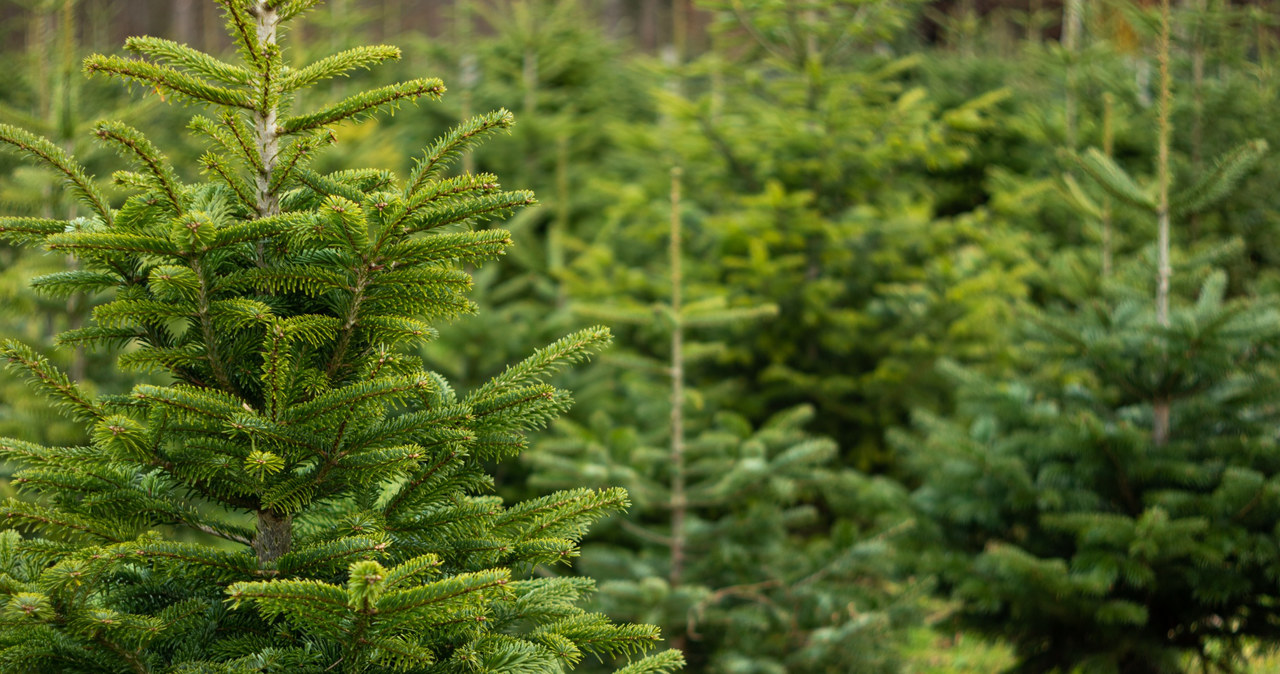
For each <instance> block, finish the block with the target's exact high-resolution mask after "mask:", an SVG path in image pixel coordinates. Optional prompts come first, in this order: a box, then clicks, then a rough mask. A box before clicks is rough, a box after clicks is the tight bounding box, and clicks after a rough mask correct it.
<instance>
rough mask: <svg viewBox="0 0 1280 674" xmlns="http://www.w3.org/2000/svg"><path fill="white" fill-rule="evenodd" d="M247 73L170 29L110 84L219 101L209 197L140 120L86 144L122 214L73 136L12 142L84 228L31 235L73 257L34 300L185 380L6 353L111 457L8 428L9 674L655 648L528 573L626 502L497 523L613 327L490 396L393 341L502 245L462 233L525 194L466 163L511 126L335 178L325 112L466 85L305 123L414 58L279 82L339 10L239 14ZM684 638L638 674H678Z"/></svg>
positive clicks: (509, 511)
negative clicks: (88, 374)
mask: <svg viewBox="0 0 1280 674" xmlns="http://www.w3.org/2000/svg"><path fill="white" fill-rule="evenodd" d="M219 4H220V5H221V6H222V8H223V12H224V14H225V16H226V20H227V26H228V28H229V31H230V33H231V35H232V38H233V40H234V43H235V45H236V47H237V51H238V54H239V57H240V62H239V63H231V62H227V61H223V60H220V59H218V58H215V57H213V56H210V55H208V54H204V53H201V52H198V51H195V50H193V49H191V48H189V47H186V46H184V45H181V44H178V43H175V42H172V41H168V40H163V39H157V38H131V39H130V40H128V41H127V43H126V47H127V48H128V49H129V50H130V51H132V52H134V53H135V54H136V55H138V56H140V57H142V58H132V57H123V56H103V55H95V56H91V57H89V58H88V59H86V61H85V70H86V71H87V72H88V73H90V74H103V75H107V76H111V77H117V78H120V79H123V80H125V81H126V82H129V83H132V84H138V85H141V86H143V87H145V88H147V89H154V90H155V91H157V92H159V93H161V94H163V95H165V96H167V97H172V98H174V99H181V100H184V101H189V102H194V103H197V104H207V105H209V106H210V108H211V109H212V110H213V112H211V113H209V115H203V114H202V115H197V116H196V117H195V118H194V119H193V120H192V122H191V125H190V128H191V130H192V131H193V132H194V133H196V134H198V135H200V136H203V137H204V138H206V139H207V141H208V142H209V146H210V149H209V151H208V152H207V153H205V154H204V155H203V156H202V157H201V158H200V164H201V166H202V167H203V169H204V171H205V173H206V177H207V180H206V181H205V182H200V183H193V184H188V183H184V182H183V181H181V180H180V179H179V178H178V176H177V174H176V172H175V171H174V169H173V167H172V165H171V164H170V162H169V160H168V159H167V158H166V157H165V156H164V155H163V154H162V153H161V152H160V150H159V149H158V148H157V147H156V146H155V145H154V144H153V143H152V142H151V141H150V140H148V138H147V137H146V136H144V135H143V134H142V133H141V132H139V131H138V130H136V129H134V128H132V127H130V126H128V125H126V124H124V123H122V122H105V123H101V124H99V125H97V126H96V129H95V133H96V135H97V137H98V138H99V139H101V140H102V141H103V142H104V143H106V144H108V145H110V146H112V147H115V148H116V149H117V150H119V151H120V153H121V154H122V155H123V156H124V157H125V158H127V159H128V160H130V161H131V162H132V163H133V164H134V165H135V168H136V170H132V171H120V172H117V173H116V174H115V175H114V178H115V180H116V182H117V183H119V184H120V185H122V186H125V187H126V188H128V189H129V190H130V191H131V192H132V196H130V197H129V198H128V199H127V200H126V201H125V202H124V203H123V205H121V206H119V207H118V208H117V207H114V206H113V205H112V204H111V202H110V200H109V199H108V197H107V196H106V195H105V194H104V192H103V191H102V190H101V188H99V187H98V186H97V185H96V183H94V182H93V181H92V180H91V179H90V177H89V176H88V175H87V174H86V172H85V170H84V169H83V167H82V166H81V165H80V164H79V163H77V162H76V161H75V160H74V159H73V158H72V157H70V156H69V155H68V154H67V153H65V152H63V151H62V150H61V149H60V148H58V147H57V146H56V145H54V144H53V143H51V142H50V141H48V140H47V139H44V138H41V137H39V136H36V135H34V134H31V133H29V132H26V131H22V130H19V129H15V128H5V129H3V132H2V133H3V137H4V140H5V141H6V142H7V143H9V144H10V145H13V146H16V147H18V148H19V149H20V150H21V151H22V152H24V153H25V154H26V155H28V156H30V157H31V158H34V159H37V160H39V161H41V162H43V163H45V164H47V165H49V166H51V167H53V168H54V169H55V170H57V171H59V172H60V173H61V174H62V175H63V176H65V179H66V184H67V189H68V190H69V191H70V192H71V193H73V194H74V195H75V196H76V197H77V198H78V200H79V201H80V202H81V203H82V204H83V206H84V207H85V208H86V209H87V212H88V214H87V215H85V216H84V217H80V218H77V219H74V220H71V221H61V220H55V219H48V218H8V219H5V220H4V221H3V233H4V234H5V236H6V237H7V238H9V239H11V240H17V241H20V242H24V243H39V244H43V245H44V246H45V247H46V248H48V249H50V250H53V251H62V252H67V253H70V254H73V255H75V256H76V258H77V259H78V260H79V262H80V267H79V268H78V269H76V270H73V271H68V272H62V273H57V274H52V275H48V276H45V277H43V278H41V279H38V280H36V281H35V283H36V284H37V285H39V286H41V287H43V288H47V289H51V290H67V289H70V290H75V291H80V292H96V291H100V290H104V289H114V291H115V295H114V298H113V299H112V300H111V301H110V302H107V303H105V304H103V305H101V306H99V307H98V308H96V309H95V310H94V312H93V319H94V320H93V324H92V325H89V326H86V327H83V328H80V329H77V330H72V331H68V332H64V333H62V334H61V335H60V338H59V339H60V341H61V343H63V344H88V345H118V344H127V345H130V348H129V349H127V350H125V351H124V352H123V353H122V355H121V356H120V358H119V361H118V363H119V366H120V367H121V368H123V369H129V370H139V371H147V372H157V373H162V374H164V375H166V376H167V377H168V378H169V381H171V383H169V384H163V385H162V384H156V385H139V386H136V387H134V389H133V390H132V392H131V393H129V394H127V395H114V396H97V397H94V396H91V395H88V394H87V393H86V392H85V391H84V390H83V389H82V388H81V387H80V386H78V385H77V383H76V382H74V381H72V380H71V379H70V378H68V377H67V376H66V375H65V374H63V373H62V372H60V371H59V370H57V369H56V368H54V367H53V366H52V365H51V364H50V363H49V362H48V361H47V360H46V359H44V358H42V357H40V356H38V355H37V354H36V353H34V352H33V351H32V350H31V349H30V348H29V347H27V346H25V345H23V344H20V343H18V342H16V341H12V340H9V341H5V342H4V343H3V346H2V347H0V353H3V356H4V358H5V359H6V360H7V361H8V363H9V364H10V365H11V366H12V367H13V368H15V369H17V370H19V371H22V372H24V373H26V375H27V377H28V378H29V379H31V381H32V384H33V386H34V387H35V388H36V389H38V390H39V391H41V392H42V393H43V394H44V395H47V396H49V397H50V398H52V399H53V400H55V401H56V402H57V403H58V404H59V406H60V407H61V408H62V409H63V410H64V411H65V412H66V413H67V414H68V415H69V416H70V417H72V418H74V419H76V420H78V421H79V422H81V423H83V424H84V425H85V427H86V428H87V429H89V431H90V435H91V445H90V446H82V447H45V446H40V445H36V444H32V443H28V442H22V441H17V440H4V441H0V457H3V458H4V459H5V460H8V461H12V462H14V463H16V464H18V465H20V466H21V467H22V469H21V471H20V472H19V473H18V474H17V476H16V480H15V481H16V482H17V483H19V484H20V486H21V488H22V490H23V491H24V492H26V494H27V496H28V498H27V499H24V500H17V499H11V500H9V501H8V502H6V503H5V504H4V505H3V506H0V514H2V516H3V520H4V521H5V522H6V523H7V525H8V526H9V527H10V528H9V529H8V530H6V531H4V532H3V533H0V592H2V593H3V594H4V595H5V598H4V606H3V609H0V671H13V672H30V671H41V672H46V671H47V672H89V671H94V672H99V671H111V672H116V671H119V672H159V671H165V672H197V671H201V672H207V671H221V672H259V671H280V672H321V671H344V672H380V671H421V672H513V671H520V672H558V671H563V670H565V669H568V668H571V667H572V666H574V665H575V664H577V663H578V662H579V661H581V660H582V659H583V658H585V657H587V656H598V657H602V658H608V657H610V656H614V655H631V654H634V653H638V652H641V651H644V650H647V649H649V648H650V647H652V645H653V644H654V643H655V641H656V640H657V630H656V628H653V627H650V626H645V625H615V624H612V623H610V622H609V621H608V620H607V619H606V618H605V617H604V616H602V615H599V614H591V613H587V612H585V611H583V610H582V609H580V608H578V607H576V605H575V603H576V601H577V600H578V599H579V598H580V597H582V596H583V595H584V594H585V593H587V592H588V591H589V590H590V589H591V586H592V583H591V582H590V581H589V580H587V579H571V578H553V577H539V578H533V579H521V577H522V575H524V574H527V573H528V572H529V571H530V570H532V569H533V568H535V567H537V566H538V565H544V564H548V565H549V564H553V563H556V562H561V561H565V560H567V559H570V558H572V557H574V556H575V555H576V554H577V541H578V540H579V539H580V538H581V536H582V535H583V533H584V532H585V530H586V528H587V527H588V525H589V524H591V523H592V522H594V521H596V520H598V519H600V518H601V517H603V516H604V515H606V514H608V513H610V512H613V511H617V510H619V509H621V508H624V507H626V505H627V497H626V494H625V493H624V492H623V491H621V490H620V489H601V490H590V489H574V490H570V491H564V492H558V493H556V494H552V495H549V496H545V497H542V498H539V499H534V500H529V501H525V502H521V503H516V504H512V505H509V506H508V505H505V504H503V503H502V502H501V500H500V499H498V498H496V497H492V496H486V495H485V491H486V490H488V489H489V488H491V486H492V480H491V478H490V477H489V476H488V475H487V474H486V473H485V472H484V468H483V466H484V465H485V463H486V462H489V461H494V460H498V459H502V458H509V457H511V456H513V455H515V454H517V453H518V452H519V451H520V450H521V449H522V448H523V446H524V442H525V440H524V435H525V433H526V432H528V431H529V430H531V429H534V428H537V427H539V426H541V425H542V424H544V423H545V422H546V421H547V420H548V419H550V418H552V417H554V416H555V415H556V414H558V413H559V412H561V411H562V410H563V409H564V408H565V407H566V406H567V404H568V402H569V398H568V394H567V393H566V392H564V391H560V390H557V389H555V388H553V387H551V386H549V385H547V384H544V383H543V382H542V380H543V378H544V377H545V376H546V375H547V374H548V373H550V372H551V371H552V370H554V369H556V368H557V367H559V366H561V365H563V364H565V363H569V362H574V361H577V360H580V359H582V358H584V357H585V356H586V355H587V354H589V353H590V352H591V351H592V350H594V349H596V348H598V347H599V346H601V345H602V344H603V343H605V342H606V341H607V340H608V333H607V332H606V331H605V330H603V329H588V330H584V331H580V332H577V333H574V334H572V335H569V336H567V337H565V338H563V339H561V340H559V341H557V342H555V343H553V344H551V345H549V346H547V347H545V348H543V349H540V350H538V351H536V352H535V353H534V355H532V356H530V357H529V358H527V359H525V360H523V361H521V362H520V363H518V364H516V365H513V366H511V367H510V368H508V369H507V370H506V371H505V372H503V373H502V374H500V375H499V376H497V377H495V378H493V379H491V380H489V381H487V382H486V383H484V384H483V385H481V386H479V387H478V388H476V389H475V390H473V391H471V392H470V393H465V394H463V393H459V392H455V391H454V390H453V389H452V388H451V387H450V385H449V383H448V382H447V381H446V380H445V379H444V378H443V377H441V376H439V375H437V374H435V373H432V372H428V371H425V370H424V369H423V368H422V365H421V362H420V361H419V360H417V359H416V358H413V357H409V356H406V355H403V354H402V353H401V352H400V351H399V350H398V348H401V347H405V346H409V347H412V346H414V345H417V344H419V343H421V342H422V341H424V340H426V339H430V338H431V337H432V336H434V334H435V332H436V329H435V327H434V326H433V323H438V322H440V321H441V320H443V319H447V318H449V317H452V316H456V315H459V314H461V313H464V312H466V311H468V310H469V309H470V308H471V305H470V303H469V302H468V300H467V299H466V297H465V295H464V293H465V291H466V289H467V287H468V285H469V278H468V276H467V275H466V274H465V273H464V272H462V271H460V270H458V269H456V268H455V266H456V265H457V264H459V263H472V264H478V263H480V262H482V261H484V260H488V259H491V258H494V257H496V256H498V255H500V254H501V253H502V252H503V250H504V249H505V248H506V246H507V245H509V244H510V240H509V238H508V234H507V232H505V231H502V230H497V229H491V230H484V231H470V230H469V229H468V228H467V225H469V224H471V223H474V222H477V221H482V220H486V219H491V218H494V217H497V216H499V215H500V214H502V213H505V212H508V211H511V210H513V209H517V208H520V207H522V206H525V205H528V204H530V203H532V202H533V196H532V194H531V193H529V192H525V191H504V190H502V189H501V188H500V187H499V185H498V184H497V179H496V178H495V177H494V176H492V175H486V174H480V175H471V174H460V175H450V174H449V172H448V168H449V166H450V165H451V164H452V163H453V162H454V161H455V160H456V159H457V158H458V156H459V154H460V152H462V151H463V150H465V149H466V148H468V147H469V146H471V145H473V144H474V143H476V142H477V141H478V140H480V139H481V138H483V137H484V136H487V135H489V134H492V133H493V132H496V131H500V130H502V129H505V128H507V127H509V126H510V125H511V123H512V117H511V115H510V114H509V113H507V112H506V111H502V110H500V111H497V112H494V113H489V114H487V115H482V116H479V117H476V118H474V119H471V120H468V121H466V122H464V123H463V124H462V125H460V126H458V127H456V128H453V129H451V130H449V131H448V132H447V133H445V134H444V135H443V136H442V137H441V138H439V139H438V140H437V141H436V142H435V143H434V144H432V145H431V146H430V147H429V148H428V149H427V150H426V152H425V154H424V155H423V156H422V157H421V158H420V159H419V160H418V162H417V163H416V164H415V166H414V168H413V169H412V170H411V171H410V172H409V174H408V175H407V176H405V177H404V178H403V179H400V178H397V177H396V176H394V175H392V174H391V173H389V172H387V171H381V170H373V169H346V170H342V171H338V172H333V173H327V174H321V173H319V172H316V171H314V170H312V162H313V160H314V158H315V156H316V154H317V153H319V152H320V151H321V150H322V149H323V148H324V147H325V146H326V145H328V144H330V143H332V142H333V141H334V134H333V132H332V131H331V130H330V127H331V126H332V125H335V124H337V123H339V122H342V121H347V120H358V119H362V118H365V117H367V116H369V115H372V114H375V113H379V112H385V111H389V110H394V109H395V108H396V107H397V106H399V105H400V104H402V103H405V102H409V101H416V100H419V99H435V98H438V97H439V96H440V95H441V94H442V93H443V92H444V86H443V84H442V83H441V82H440V81H439V80H437V79H434V78H420V79H414V80H410V81H406V82H401V83H397V84H393V85H388V86H385V87H381V88H377V89H372V90H367V91H361V92H358V93H354V94H351V95H350V96H348V97H347V98H344V99H342V100H341V101H338V102H336V103H333V104H331V105H327V106H324V107H322V108H320V109H318V110H314V111H304V110H300V109H296V107H295V106H294V105H293V101H294V95H295V93H296V92H298V91H301V90H303V89H305V88H307V87H310V86H314V85H316V84H318V83H323V82H326V81H328V80H331V79H332V78H334V77H337V76H341V75H344V74H347V73H349V72H351V71H354V70H358V69H363V68H369V67H372V66H374V65H376V64H379V63H382V62H385V61H388V60H392V59H394V58H397V57H398V56H399V51H398V50H397V49H395V48H393V47H388V46H364V47H357V48H354V49H350V50H347V51H343V52H339V53H337V54H334V55H331V56H329V57H327V58H324V59H321V60H319V61H316V62H314V63H311V64H309V65H307V66H305V67H300V68H287V67H285V66H284V54H283V51H282V49H281V46H280V43H279V42H278V39H277V38H278V37H279V36H280V35H281V34H282V32H283V30H284V29H285V28H287V27H288V26H289V24H290V23H291V22H293V21H295V20H296V19H297V18H298V17H299V16H301V15H302V14H303V13H304V12H306V11H307V10H308V9H311V8H312V7H313V6H314V5H315V4H317V1H316V0H279V1H268V0H219ZM679 662H680V656H679V654H678V653H675V652H672V651H667V652H665V653H660V654H657V655H654V656H650V657H648V658H645V659H642V660H638V661H636V662H635V663H633V664H631V665H628V666H626V667H624V668H623V670H622V671H625V672H628V673H636V672H666V671H671V670H672V669H674V668H676V667H678V666H679Z"/></svg>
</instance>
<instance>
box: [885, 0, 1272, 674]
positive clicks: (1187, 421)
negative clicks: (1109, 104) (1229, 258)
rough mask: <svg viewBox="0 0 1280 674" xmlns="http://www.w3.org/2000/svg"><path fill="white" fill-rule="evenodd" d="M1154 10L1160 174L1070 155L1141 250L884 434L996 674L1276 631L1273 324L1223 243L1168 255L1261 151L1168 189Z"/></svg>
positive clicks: (1191, 654)
mask: <svg viewBox="0 0 1280 674" xmlns="http://www.w3.org/2000/svg"><path fill="white" fill-rule="evenodd" d="M1162 13H1163V20H1162V25H1163V31H1162V39H1161V40H1160V45H1161V49H1160V52H1159V58H1158V59H1157V60H1158V62H1159V65H1160V83H1161V84H1160V87H1159V92H1160V95H1159V100H1158V118H1157V124H1156V126H1157V129H1158V150H1157V153H1156V154H1157V166H1156V174H1157V179H1156V181H1155V184H1154V185H1152V186H1151V187H1150V188H1149V189H1148V188H1143V187H1140V186H1139V184H1138V181H1136V180H1134V179H1133V178H1131V177H1130V176H1129V175H1128V174H1127V173H1126V172H1125V171H1123V170H1122V169H1121V168H1120V167H1119V166H1118V165H1117V164H1116V163H1115V162H1114V161H1113V160H1112V159H1111V158H1109V157H1108V156H1107V154H1106V153H1104V152H1101V151H1098V150H1096V149H1093V150H1089V151H1087V152H1086V153H1085V154H1084V155H1083V156H1082V157H1081V158H1080V159H1079V166H1080V168H1081V170H1082V172H1083V173H1086V174H1088V175H1089V176H1090V177H1092V178H1093V179H1095V180H1096V181H1097V182H1098V183H1099V184H1100V186H1101V187H1102V188H1104V189H1105V190H1106V191H1107V192H1108V194H1110V195H1111V196H1112V197H1114V198H1115V200H1116V201H1117V202H1118V203H1121V204H1125V205H1126V206H1127V207H1130V208H1133V209H1135V210H1138V211H1141V212H1144V213H1145V214H1146V215H1147V217H1148V218H1150V219H1153V220H1154V221H1155V225H1156V226H1155V231H1156V242H1155V245H1153V246H1149V247H1148V248H1147V249H1146V251H1144V255H1143V256H1141V257H1139V258H1138V259H1135V260H1130V261H1128V262H1127V263H1126V264H1124V265H1117V268H1116V269H1115V276H1114V279H1113V280H1112V281H1110V282H1107V283H1104V284H1103V285H1102V288H1103V291H1104V292H1103V294H1101V295H1100V296H1096V297H1091V298H1085V299H1084V300H1083V301H1081V302H1080V303H1079V304H1078V305H1077V306H1075V307H1074V308H1073V310H1072V311H1070V312H1062V313H1057V312H1048V313H1046V315H1043V316H1039V317H1037V319H1036V320H1035V321H1034V323H1033V325H1032V326H1031V327H1030V328H1029V334H1030V339H1029V340H1028V348H1029V349H1030V353H1032V354H1034V355H1035V359H1036V361H1037V363H1036V365H1035V366H1034V367H1029V368H1028V371H1027V372H1025V374H1024V376H1022V377H1020V378H1018V379H1014V380H1011V381H998V380H991V379H988V378H986V377H983V376H981V375H978V374H976V373H973V372H970V371H966V370H964V369H963V368H958V367H955V366H954V365H953V366H950V368H949V369H950V370H951V374H952V375H953V377H954V379H955V380H956V381H957V382H958V399H959V407H960V410H959V414H958V415H957V416H956V417H955V418H943V417H939V416H935V415H931V414H928V413H921V414H919V415H918V417H917V423H918V429H919V431H920V434H921V437H919V438H912V437H909V436H899V438H898V444H899V446H900V447H901V448H902V449H903V450H904V451H906V452H907V453H909V454H910V455H911V456H912V463H914V465H915V466H916V469H917V470H918V474H919V476H920V478H921V480H922V484H921V487H920V489H919V490H918V491H917V492H916V494H915V499H916V502H917V504H918V506H919V507H920V509H921V510H922V512H923V513H924V514H925V515H926V516H927V518H928V519H929V520H930V521H931V522H932V523H933V525H934V533H935V534H936V536H937V538H938V540H939V541H940V543H941V545H940V547H939V549H938V551H937V553H936V554H935V555H933V556H932V558H931V560H930V561H931V562H932V563H933V564H932V568H933V569H934V570H935V571H937V572H938V573H939V576H940V578H941V580H942V585H943V587H944V588H945V589H947V590H949V591H950V594H951V596H952V597H953V598H954V599H956V600H958V601H959V603H960V611H959V614H958V617H959V621H960V623H961V625H963V626H966V627H970V628H974V629H977V630H980V631H982V632H985V633H987V634H989V635H994V636H1000V637H1004V638H1006V639H1008V640H1009V641H1010V642H1011V643H1012V645H1013V646H1014V647H1015V649H1016V651H1017V655H1018V658H1019V662H1018V664H1017V665H1016V666H1015V667H1014V668H1013V669H1012V671H1017V672H1066V671H1074V670H1075V668H1080V669H1081V670H1083V671H1089V672H1123V673H1126V674H1138V673H1141V674H1163V673H1170V672H1177V671H1183V670H1184V668H1186V667H1187V666H1188V664H1189V662H1190V661H1191V660H1198V664H1199V665H1200V667H1201V668H1203V671H1210V670H1211V669H1217V670H1218V671H1235V670H1236V668H1237V667H1238V666H1239V665H1240V664H1241V659H1240V655H1241V653H1242V651H1243V649H1244V648H1245V647H1246V645H1247V644H1248V643H1249V641H1250V640H1254V639H1260V640H1264V641H1272V640H1274V639H1275V638H1276V637H1277V636H1280V631H1278V630H1277V625H1280V620H1278V619H1280V615H1278V614H1277V611H1276V606H1277V599H1280V596H1278V595H1277V591H1276V586H1275V578H1276V573H1277V570H1278V569H1280V546H1278V545H1277V540H1276V530H1275V522H1276V519H1277V517H1280V451H1278V448H1277V445H1276V441H1275V427H1276V424H1277V422H1280V418H1278V417H1277V413H1278V412H1280V410H1277V408H1276V406H1275V404H1274V398H1275V394H1276V391H1277V390H1280V352H1277V346H1280V312H1278V311H1277V309H1276V304H1275V300H1274V298H1266V297H1264V298H1251V297H1232V296H1231V295H1230V294H1229V292H1228V287H1227V276H1226V275H1225V274H1224V273H1222V272H1221V271H1217V270H1214V269H1213V268H1212V267H1211V264H1210V263H1212V262H1215V261H1218V260H1221V259H1222V258H1223V250H1222V247H1221V246H1218V247H1216V250H1215V249H1214V247H1208V250H1206V247H1203V246H1202V247H1199V248H1198V249H1195V248H1192V249H1191V250H1192V251H1193V252H1192V253H1187V252H1183V251H1182V250H1179V249H1178V248H1177V247H1175V246H1174V245H1173V238H1174V235H1175V232H1178V233H1182V232H1185V229H1184V228H1176V229H1175V227H1174V225H1175V223H1185V221H1186V218H1187V216H1188V215H1189V214H1192V213H1195V212H1199V211H1201V210H1203V209H1205V208H1208V207H1209V206H1211V205H1212V204H1214V203H1215V202H1218V201H1221V200H1223V199H1226V198H1227V196H1228V195H1229V194H1230V192H1231V190H1232V188H1233V187H1234V186H1235V185H1236V184H1237V183H1238V182H1239V181H1240V179H1241V178H1242V177H1243V176H1244V175H1245V173H1246V172H1247V171H1248V170H1249V168H1250V167H1251V166H1252V165H1253V164H1254V163H1256V162H1257V161H1258V160H1259V158H1260V156H1261V153H1262V152H1263V151H1264V150H1265V144H1264V143H1257V142H1250V143H1246V144H1244V145H1242V146H1241V147H1240V148H1239V149H1238V150H1236V151H1235V152H1233V153H1230V154H1228V155H1226V156H1224V157H1223V158H1222V159H1221V160H1220V161H1219V162H1218V164H1217V167H1216V169H1215V170H1212V171H1209V172H1207V173H1206V174H1205V175H1204V176H1202V177H1201V179H1200V180H1199V181H1198V182H1195V183H1192V184H1190V185H1188V186H1185V187H1178V186H1177V185H1174V184H1173V182H1172V175H1171V172H1170V170H1169V165H1170V145H1169V139H1170V132H1171V128H1170V110H1171V108H1172V99H1171V89H1170V79H1171V78H1170V68H1169V65H1170V62H1169V42H1170V28H1169V26H1170V21H1169V5H1168V2H1167V0H1166V1H1165V2H1164V3H1163V12H1162ZM1228 204H1229V201H1228ZM1229 248H1230V247H1228V250H1229ZM1175 272H1176V273H1175Z"/></svg>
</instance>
